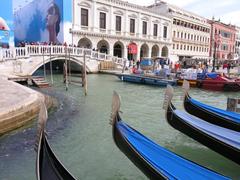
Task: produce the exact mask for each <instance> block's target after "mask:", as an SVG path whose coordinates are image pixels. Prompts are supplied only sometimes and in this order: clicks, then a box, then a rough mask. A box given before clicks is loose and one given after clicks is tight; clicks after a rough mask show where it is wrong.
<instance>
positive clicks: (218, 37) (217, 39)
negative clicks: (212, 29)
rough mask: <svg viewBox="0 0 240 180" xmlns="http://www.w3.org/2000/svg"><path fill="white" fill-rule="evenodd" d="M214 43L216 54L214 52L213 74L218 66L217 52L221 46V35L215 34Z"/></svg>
mask: <svg viewBox="0 0 240 180" xmlns="http://www.w3.org/2000/svg"><path fill="white" fill-rule="evenodd" d="M213 41H214V52H213V68H212V72H215V64H216V60H217V59H216V51H217V48H218V46H219V43H220V41H221V40H220V34H217V33H216V34H215V37H214V39H213Z"/></svg>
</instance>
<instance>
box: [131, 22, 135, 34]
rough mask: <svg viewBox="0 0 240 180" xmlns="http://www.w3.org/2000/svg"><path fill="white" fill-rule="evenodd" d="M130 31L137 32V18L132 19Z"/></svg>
mask: <svg viewBox="0 0 240 180" xmlns="http://www.w3.org/2000/svg"><path fill="white" fill-rule="evenodd" d="M130 33H135V19H130Z"/></svg>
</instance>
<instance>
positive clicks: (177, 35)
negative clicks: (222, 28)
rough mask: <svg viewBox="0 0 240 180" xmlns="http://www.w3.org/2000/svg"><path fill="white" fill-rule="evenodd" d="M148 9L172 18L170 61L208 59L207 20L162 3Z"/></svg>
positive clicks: (208, 33) (208, 29)
mask: <svg viewBox="0 0 240 180" xmlns="http://www.w3.org/2000/svg"><path fill="white" fill-rule="evenodd" d="M149 8H150V9H153V10H156V11H159V12H161V13H165V14H167V15H168V17H169V18H172V43H173V44H172V51H171V54H170V59H171V60H173V61H178V60H182V59H184V58H192V59H209V50H210V31H211V25H210V24H208V23H207V19H205V18H203V17H200V16H198V15H196V14H194V13H191V12H189V11H186V10H184V9H181V8H179V7H177V6H174V5H171V4H168V3H166V2H163V1H156V3H155V4H153V5H151V6H149Z"/></svg>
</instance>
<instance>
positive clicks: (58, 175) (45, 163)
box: [36, 103, 75, 180]
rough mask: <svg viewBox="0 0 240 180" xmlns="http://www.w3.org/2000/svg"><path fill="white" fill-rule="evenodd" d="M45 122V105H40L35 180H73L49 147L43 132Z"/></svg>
mask: <svg viewBox="0 0 240 180" xmlns="http://www.w3.org/2000/svg"><path fill="white" fill-rule="evenodd" d="M46 120H47V110H46V107H45V105H43V103H42V105H41V107H40V112H39V125H38V138H37V143H36V145H37V150H36V151H37V160H36V176H37V180H49V179H51V180H63V179H64V180H65V179H67V180H74V179H75V178H74V177H73V176H72V175H71V174H70V173H69V172H68V170H67V169H66V168H65V167H64V166H63V165H62V164H61V162H60V161H59V160H58V158H57V156H56V155H55V154H54V152H53V151H52V149H51V147H50V146H49V143H48V140H47V137H46V133H45V131H44V129H45V124H46Z"/></svg>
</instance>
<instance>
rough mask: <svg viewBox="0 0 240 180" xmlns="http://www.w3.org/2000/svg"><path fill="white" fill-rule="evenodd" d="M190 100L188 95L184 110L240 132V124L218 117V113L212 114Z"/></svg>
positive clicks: (185, 99)
mask: <svg viewBox="0 0 240 180" xmlns="http://www.w3.org/2000/svg"><path fill="white" fill-rule="evenodd" d="M189 98H191V97H190V96H189V95H186V96H185V98H184V108H185V110H186V111H187V112H188V113H190V114H192V115H194V116H196V117H199V118H200V119H202V120H205V121H207V122H209V123H212V124H215V125H218V126H221V127H224V128H228V129H231V130H234V131H238V132H240V124H239V123H236V122H234V121H231V120H228V119H226V118H224V117H222V116H219V115H217V114H216V113H213V112H210V111H208V110H206V109H204V108H202V107H200V106H197V105H196V104H194V103H192V102H191V101H190V100H189Z"/></svg>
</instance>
